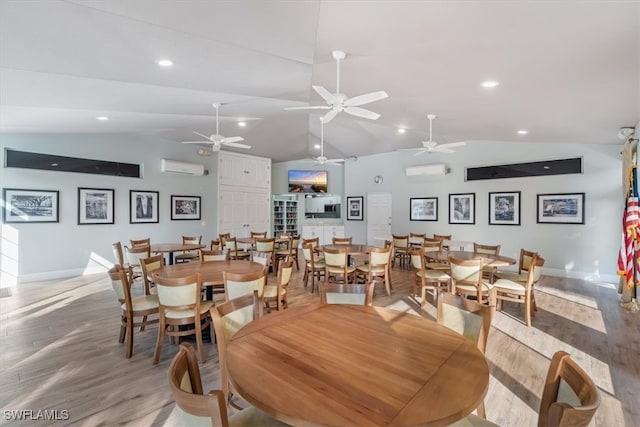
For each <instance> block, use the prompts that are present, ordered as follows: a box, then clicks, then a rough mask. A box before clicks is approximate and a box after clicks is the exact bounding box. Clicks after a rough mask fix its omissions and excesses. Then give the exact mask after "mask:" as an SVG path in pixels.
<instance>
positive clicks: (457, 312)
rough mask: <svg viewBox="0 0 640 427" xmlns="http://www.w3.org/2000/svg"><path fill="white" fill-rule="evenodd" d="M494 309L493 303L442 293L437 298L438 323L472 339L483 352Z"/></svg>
mask: <svg viewBox="0 0 640 427" xmlns="http://www.w3.org/2000/svg"><path fill="white" fill-rule="evenodd" d="M495 309H496V307H495V305H484V304H480V303H479V302H477V301H473V300H469V299H466V298H463V297H460V296H457V295H453V294H450V293H443V294H442V295H440V297H439V298H438V323H439V324H441V325H444V326H446V327H447V328H449V329H452V330H454V331H456V332H457V333H459V334H460V335H462V336H464V337H465V338H467V339H468V340H470V341H472V342H473V343H474V344H475V345H477V346H478V349H479V350H480V352H481V353H482V354H484V352H485V349H486V348H487V338H488V336H489V329H490V327H491V321H492V320H493V316H494V314H495Z"/></svg>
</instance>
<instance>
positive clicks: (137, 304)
mask: <svg viewBox="0 0 640 427" xmlns="http://www.w3.org/2000/svg"><path fill="white" fill-rule="evenodd" d="M108 275H109V279H110V280H111V286H112V287H113V290H114V292H115V293H116V296H117V298H118V302H119V303H120V309H121V310H122V311H121V314H120V335H119V336H118V342H119V343H123V342H124V340H125V338H126V339H127V349H126V352H125V357H126V358H127V359H129V358H130V357H131V356H132V355H133V334H134V328H136V327H138V326H139V327H140V331H141V332H142V331H144V327H145V326H146V325H151V324H154V323H158V317H157V316H154V315H157V314H158V312H159V308H158V307H159V305H158V297H157V296H155V295H143V296H138V297H135V298H133V297H132V296H131V284H130V283H129V277H128V274H127V271H126V270H125V269H123V268H122V267H120V266H119V265H116V266H114V267H113V268H111V269H110V270H109V271H108ZM149 316H154V318H152V319H149ZM137 318H142V320H139V321H136V319H137Z"/></svg>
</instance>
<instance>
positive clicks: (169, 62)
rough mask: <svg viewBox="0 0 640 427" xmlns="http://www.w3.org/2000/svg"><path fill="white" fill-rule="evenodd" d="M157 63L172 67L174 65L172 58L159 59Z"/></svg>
mask: <svg viewBox="0 0 640 427" xmlns="http://www.w3.org/2000/svg"><path fill="white" fill-rule="evenodd" d="M157 64H158V65H159V66H161V67H171V66H173V61H172V60H170V59H158V61H157Z"/></svg>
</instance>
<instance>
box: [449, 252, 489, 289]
mask: <svg viewBox="0 0 640 427" xmlns="http://www.w3.org/2000/svg"><path fill="white" fill-rule="evenodd" d="M449 266H450V267H451V278H452V279H453V280H454V281H455V282H456V283H460V284H463V285H475V286H479V285H480V282H481V281H482V259H458V258H454V257H452V256H449Z"/></svg>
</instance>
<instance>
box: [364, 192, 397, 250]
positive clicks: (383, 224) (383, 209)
mask: <svg viewBox="0 0 640 427" xmlns="http://www.w3.org/2000/svg"><path fill="white" fill-rule="evenodd" d="M385 240H391V193H369V194H367V244H369V245H375V246H384V241H385Z"/></svg>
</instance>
